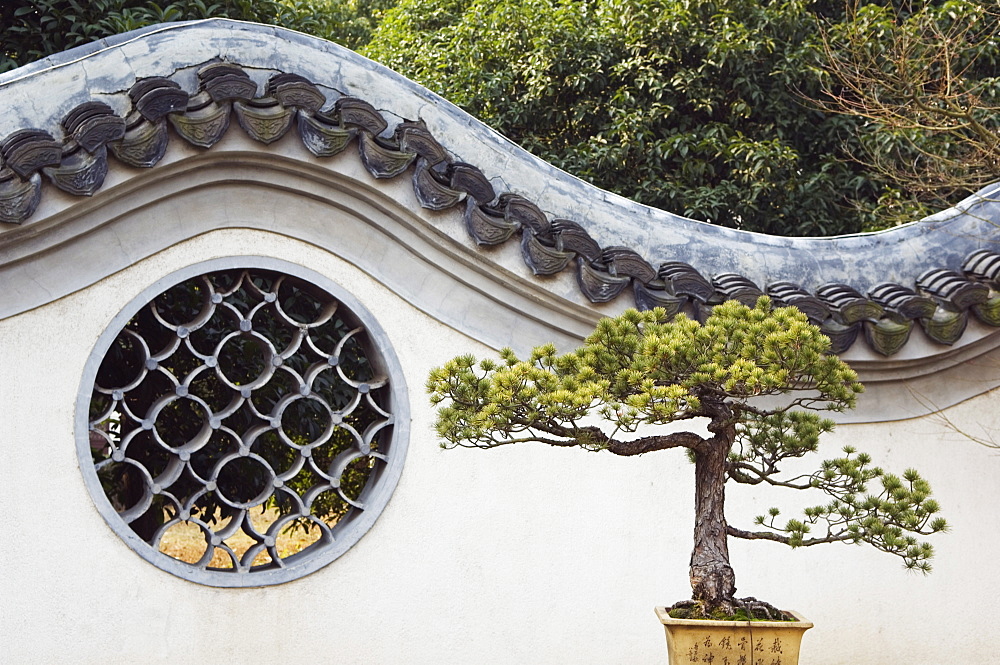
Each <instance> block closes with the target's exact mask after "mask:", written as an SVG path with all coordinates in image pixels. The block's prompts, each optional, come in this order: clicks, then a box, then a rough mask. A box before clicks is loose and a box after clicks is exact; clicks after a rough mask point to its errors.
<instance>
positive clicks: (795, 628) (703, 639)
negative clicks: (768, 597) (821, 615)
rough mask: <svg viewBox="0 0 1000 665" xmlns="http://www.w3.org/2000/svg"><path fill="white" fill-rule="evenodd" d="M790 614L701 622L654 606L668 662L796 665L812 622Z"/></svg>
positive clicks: (685, 664) (716, 664) (714, 664)
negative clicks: (787, 618)
mask: <svg viewBox="0 0 1000 665" xmlns="http://www.w3.org/2000/svg"><path fill="white" fill-rule="evenodd" d="M790 614H792V615H793V616H794V617H795V619H796V620H795V621H703V620H700V619H674V618H672V617H671V616H670V615H669V614H667V608H665V607H657V608H656V616H658V617H659V618H660V622H661V623H662V624H663V628H664V629H665V630H666V632H667V654H668V655H669V657H670V661H669V662H670V665H690V664H691V663H710V664H711V665H796V664H797V663H798V662H799V645H800V644H801V642H802V634H803V633H804V632H806V631H807V630H809V629H810V628H812V627H813V625H812V623H811V622H809V621H806V620H805V619H803V618H802V616H801V615H799V614H798V613H796V612H790Z"/></svg>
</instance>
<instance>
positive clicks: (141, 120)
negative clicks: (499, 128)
mask: <svg viewBox="0 0 1000 665" xmlns="http://www.w3.org/2000/svg"><path fill="white" fill-rule="evenodd" d="M213 77H215V78H213ZM234 77H235V78H234ZM219 81H226V83H225V84H224V85H223V84H220V83H219ZM234 85H235V88H234V89H233V90H235V92H234V91H233V90H230V88H229V87H227V86H230V87H232V86H234ZM220 86H221V87H220ZM241 86H242V87H241ZM0 97H2V98H3V100H4V105H5V107H6V108H7V109H8V113H7V114H6V115H4V116H3V117H0V137H3V140H2V141H0V158H2V160H3V162H2V164H0V218H2V219H3V220H4V221H6V222H7V223H6V224H0V264H3V263H4V262H5V260H6V261H7V262H8V263H9V262H10V261H11V260H12V259H11V257H13V256H15V255H18V252H19V251H20V250H19V249H18V246H19V244H20V243H22V242H23V241H25V239H29V238H33V237H34V236H36V235H38V233H40V230H39V229H40V228H41V227H39V226H37V223H38V219H41V218H46V217H47V218H48V219H55V218H54V217H53V215H57V214H58V213H59V212H60V211H61V210H65V209H66V208H67V207H71V206H72V205H73V201H74V198H73V197H66V195H65V194H63V192H69V193H70V194H72V195H75V196H81V195H92V194H96V193H98V191H99V190H100V189H101V187H102V185H103V182H104V174H105V173H107V172H108V170H109V168H112V170H114V169H118V168H121V166H120V164H119V165H118V166H113V165H115V164H116V163H124V164H125V165H126V166H125V168H126V169H132V170H130V171H129V172H128V174H127V176H128V177H133V175H135V173H133V171H134V168H150V167H155V165H156V164H157V162H158V161H159V160H160V159H161V158H162V156H163V154H164V153H165V151H166V148H167V144H168V143H170V142H177V141H181V143H183V142H184V141H186V142H187V143H190V144H193V145H197V146H200V147H201V148H204V149H208V148H210V147H211V146H212V145H214V142H215V141H218V140H219V139H220V138H221V136H222V135H223V134H224V133H225V131H227V128H228V126H229V118H231V117H232V118H233V119H235V120H237V121H238V122H239V124H240V125H241V126H242V127H243V129H244V131H246V132H247V133H248V134H249V135H250V136H251V138H253V139H254V140H255V141H257V142H258V143H257V144H256V145H259V146H260V149H261V150H265V146H267V145H269V144H270V143H271V142H272V141H277V140H279V139H280V138H281V137H282V136H284V135H285V132H286V131H288V130H289V129H290V128H291V127H292V126H293V125H296V123H297V125H296V127H297V129H295V130H292V131H291V132H290V133H291V134H296V133H297V134H298V135H299V138H300V139H301V140H302V142H303V144H304V145H305V146H306V147H307V148H308V149H309V150H310V151H311V152H312V153H313V155H315V156H316V157H317V159H319V160H320V162H322V160H323V159H325V158H326V157H327V156H329V155H332V154H334V153H335V152H339V151H340V150H343V149H344V148H345V147H346V145H347V144H348V143H352V142H353V145H356V146H357V149H358V150H359V151H360V157H361V160H362V162H363V164H364V166H365V168H366V169H368V171H369V173H370V174H371V175H374V176H375V177H376V178H377V179H386V178H395V177H397V176H401V175H402V174H403V173H407V174H410V175H411V177H412V181H413V188H414V191H415V193H416V196H417V201H418V203H419V204H420V206H422V207H423V208H426V209H430V210H433V211H437V210H450V209H453V210H456V211H462V217H463V219H464V222H465V226H466V229H467V231H468V233H469V234H471V237H472V238H473V240H474V241H475V243H477V245H478V246H484V245H501V244H504V243H508V244H518V243H519V244H520V253H521V257H522V258H523V261H524V263H525V264H526V265H527V267H528V268H529V269H530V271H531V272H532V273H534V275H535V276H536V278H537V279H536V282H537V285H538V288H539V289H540V290H548V291H550V292H552V293H556V294H558V297H563V298H568V299H569V301H570V302H573V303H576V304H577V305H580V304H582V305H586V304H587V303H588V302H589V303H592V304H594V305H595V312H598V311H608V310H607V308H606V306H603V305H601V304H602V303H610V305H611V308H612V310H614V309H621V308H623V307H624V306H626V305H628V304H632V303H635V304H638V305H640V306H653V305H660V306H665V307H667V308H668V309H671V308H673V309H674V310H677V311H687V312H688V313H690V314H692V315H694V316H704V315H705V314H706V313H707V311H709V310H710V308H711V307H712V306H713V305H714V304H715V303H717V302H721V301H722V300H725V299H730V298H735V299H739V300H743V301H747V302H749V301H753V300H755V299H756V297H757V296H758V295H759V294H761V293H762V292H766V293H768V294H769V295H771V297H772V298H774V299H775V300H777V301H778V302H779V303H782V304H789V305H794V306H797V307H799V308H800V309H802V310H803V311H805V312H806V313H807V314H808V315H809V316H810V318H812V319H813V320H814V322H816V323H817V324H819V325H821V327H822V328H823V329H824V331H825V332H827V334H828V335H830V337H831V339H833V340H834V347H835V350H836V351H837V352H839V353H843V354H845V356H846V357H848V358H849V359H850V358H852V357H854V358H859V359H860V360H861V361H862V362H866V363H869V364H871V363H875V364H877V358H878V356H879V354H881V355H882V356H895V359H894V362H892V363H888V364H886V363H884V362H883V363H882V364H881V365H880V367H881V369H880V371H883V372H885V373H887V374H896V375H898V373H899V372H898V368H899V364H900V363H906V364H908V365H909V366H911V367H915V364H916V365H922V366H923V367H925V368H928V367H931V366H936V365H937V364H939V361H943V359H945V358H955V357H956V356H957V355H961V356H963V357H964V356H967V355H968V354H969V352H970V351H969V350H970V349H973V348H979V349H981V351H980V353H982V352H986V351H984V349H986V350H988V349H992V347H993V346H996V343H995V340H996V339H997V338H998V335H996V334H995V332H996V331H995V330H994V328H995V327H1000V296H998V293H997V291H998V290H1000V289H998V285H997V280H998V279H1000V254H997V253H996V252H994V250H995V249H996V246H995V244H996V239H997V238H998V237H1000V232H998V226H1000V204H998V203H997V202H996V201H995V200H994V195H995V194H996V192H997V191H998V188H996V187H991V188H986V189H984V190H983V191H982V192H980V193H979V194H977V195H974V196H972V197H970V198H968V199H966V200H965V201H963V202H962V203H960V204H959V205H957V206H955V207H953V208H950V209H948V210H945V211H942V212H940V213H938V214H936V215H933V216H931V217H928V218H927V219H924V220H921V221H919V222H914V223H912V224H909V225H905V226H903V227H898V228H895V229H890V230H887V231H881V232H877V233H870V234H858V235H849V236H838V237H829V238H788V237H778V236H769V235H763V234H757V233H750V232H745V231H739V230H734V229H728V228H723V227H718V226H713V225H710V224H707V223H704V222H698V221H695V220H690V219H686V218H683V217H680V216H678V215H675V214H672V213H670V212H666V211H662V210H658V209H655V208H650V207H648V206H644V205H641V204H638V203H635V202H633V201H630V200H628V199H625V198H622V197H620V196H617V195H615V194H611V193H609V192H606V191H603V190H600V189H598V188H596V187H594V186H592V185H589V184H587V183H585V182H583V181H581V180H579V179H578V178H576V177H574V176H571V175H569V174H567V173H565V172H563V171H560V170H559V169H557V168H556V167H554V166H552V165H550V164H548V163H546V162H544V161H542V160H540V159H538V158H537V157H535V156H533V155H531V154H530V153H528V152H526V151H524V150H523V149H521V148H520V147H518V146H516V145H515V144H513V143H512V142H510V141H509V140H508V139H506V138H504V137H503V136H501V135H499V134H498V133H496V132H494V131H493V130H491V129H490V128H488V127H486V126H485V125H483V124H482V123H480V122H478V121H477V120H475V119H474V118H472V117H471V116H469V115H468V114H466V113H464V112H463V111H461V110H460V109H458V108H457V107H455V106H454V105H452V104H450V103H449V102H447V101H446V100H444V99H442V98H441V97H439V96H438V95H436V94H434V93H432V92H430V91H428V90H427V89H426V88H424V87H422V86H420V85H418V84H416V83H414V82H412V81H409V80H408V79H406V78H404V77H402V76H400V75H399V74H396V73H395V72H392V71H390V70H388V69H386V68H385V67H383V66H381V65H379V64H377V63H374V62H372V61H370V60H368V59H366V58H364V57H362V56H360V55H358V54H356V53H354V52H352V51H349V50H347V49H345V48H343V47H340V46H338V45H336V44H333V43H330V42H326V41H324V40H321V39H318V38H315V37H310V36H308V35H304V34H301V33H297V32H294V31H290V30H287V29H284V28H277V27H273V26H262V25H256V24H248V23H242V22H238V21H232V20H228V19H208V20H204V21H193V22H186V23H178V24H166V25H160V26H152V27H149V28H145V29H142V30H138V31H134V32H131V33H126V34H123V35H118V36H116V37H112V38H109V39H105V40H101V41H99V42H95V43H93V44H89V45H86V46H82V47H79V48H76V49H72V50H70V51H67V52H64V53H61V54H58V55H55V56H51V57H49V58H46V59H44V60H42V61H39V62H36V63H32V64H30V65H27V66H25V67H23V68H21V69H18V70H14V71H12V72H8V73H6V74H4V75H0ZM206 114H215V115H213V116H212V117H213V118H215V119H216V120H217V121H218V122H216V120H212V122H216V124H218V125H219V127H221V129H220V130H219V132H217V133H218V135H217V136H215V135H213V136H212V137H209V139H210V140H209V139H205V138H204V136H203V134H204V132H205V131H206V130H205V127H206V126H208V125H206V122H207V121H206V119H205V118H206V117H207V115H206ZM268 114H270V115H268ZM279 116H280V118H281V119H282V120H281V122H283V123H284V125H283V129H282V130H281V132H280V133H278V134H275V135H268V134H267V131H270V130H260V131H258V130H256V129H254V126H255V125H254V123H258V124H260V123H263V125H266V124H267V123H272V124H273V122H277V120H275V119H276V118H279ZM168 120H169V123H168V122H167V121H168ZM286 121H287V122H286ZM199 123H200V124H199ZM220 123H221V124H220ZM209 124H210V123H209ZM233 124H236V123H235V122H234V123H233ZM279 124H280V123H279ZM196 125H197V126H196ZM263 125H261V126H263ZM126 126H127V130H126ZM213 131H215V130H213ZM229 131H236V130H229ZM101 132H104V133H103V134H102V133H101ZM116 132H117V133H116ZM261 132H263V134H262V133H261ZM324 132H325V134H324ZM331 132H332V133H333V134H336V133H337V132H340V134H339V135H342V136H344V137H346V138H344V141H343V145H339V146H338V147H336V150H334V149H333V148H331V147H330V145H325V147H324V145H319V144H317V143H316V142H317V141H319V143H323V142H324V141H327V142H329V141H331V140H333V139H330V138H329V135H331ZM314 135H315V136H314ZM317 136H319V137H320V138H316V137H317ZM136 137H139V138H136ZM199 137H201V138H199ZM310 137H312V138H310ZM324 137H325V138H324ZM140 138H141V139H142V140H143V141H147V143H149V142H152V143H149V145H148V146H147V148H150V149H152V152H149V150H147V148H142V149H143V150H146V151H147V153H148V154H145V155H144V154H138V153H136V150H138V149H139V148H136V147H135V146H136V145H139V143H138V141H139V139H140ZM126 144H128V145H126ZM133 144H134V145H133ZM154 144H155V145H154ZM81 146H82V147H81ZM129 146H131V147H129ZM140 147H142V146H140ZM157 150H159V151H160V152H159V153H157V152H156V151H157ZM324 151H325V152H324ZM109 154H111V155H113V158H109V156H108V155H109ZM397 167H398V168H397ZM43 176H45V177H43ZM98 176H99V177H98ZM46 178H47V179H46ZM43 183H44V184H43ZM60 189H61V190H62V192H60V191H58V190H60ZM75 200H80V199H75ZM39 206H40V207H39ZM36 211H37V213H36ZM453 228H454V227H453ZM448 233H458V234H461V232H460V231H448ZM463 242H466V243H468V240H464V241H463ZM22 249H23V248H22ZM478 254H479V260H481V261H485V262H486V263H489V262H491V261H497V260H498V259H497V254H495V253H485V252H483V251H480V252H478ZM5 257H6V258H5ZM497 265H498V267H499V269H507V268H509V266H507V267H506V268H504V267H503V266H500V264H499V263H498V264H497ZM521 270H523V266H522V268H521ZM567 272H569V273H574V274H575V278H576V283H577V284H578V288H579V291H577V293H576V294H575V295H572V294H568V293H565V292H564V291H560V289H561V288H562V287H563V286H565V283H564V282H565V280H564V281H563V282H561V283H560V284H559V285H555V283H554V282H553V281H552V279H553V278H552V277H547V276H550V275H558V274H560V273H562V274H565V273H567ZM629 293H630V294H631V296H629V295H626V294H629ZM9 313H10V312H8V314H9ZM911 333H912V335H911ZM916 339H919V342H918V343H916V344H915V343H913V342H911V340H916ZM861 340H864V342H861ZM856 342H857V343H856ZM908 343H909V344H908ZM904 345H906V347H907V351H906V352H902V351H903V349H904ZM862 347H866V348H865V349H862ZM960 349H961V350H962V351H961V353H958V354H956V353H954V352H955V351H958V350H960ZM872 352H874V354H873V353H872ZM897 354H898V355H897ZM873 366H874V365H873ZM927 371H929V370H926V369H916V368H914V369H913V370H912V371H910V372H909V373H910V374H913V373H914V372H915V373H916V374H926V373H927ZM904 373H905V372H904Z"/></svg>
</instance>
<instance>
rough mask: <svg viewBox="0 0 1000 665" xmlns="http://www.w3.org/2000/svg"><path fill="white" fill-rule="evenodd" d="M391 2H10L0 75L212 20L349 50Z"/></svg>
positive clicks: (3, 16)
mask: <svg viewBox="0 0 1000 665" xmlns="http://www.w3.org/2000/svg"><path fill="white" fill-rule="evenodd" d="M392 4H393V0H216V1H214V2H213V1H212V0H176V1H175V2H171V3H169V4H158V3H156V2H150V1H149V0H86V1H85V0H11V1H9V2H4V3H2V4H0V28H2V37H0V72H2V71H7V70H9V69H14V68H16V67H20V66H21V65H25V64H27V63H29V62H32V61H34V60H38V59H39V58H44V57H46V56H49V55H52V54H54V53H59V52H60V51H65V50H66V49H69V48H73V47H74V46H80V45H81V44H86V43H88V42H92V41H95V40H98V39H102V38H104V37H109V36H111V35H116V34H118V33H122V32H127V31H129V30H135V29H137V28H142V27H145V26H148V25H154V24H157V23H170V22H173V21H189V20H196V19H205V18H213V17H221V18H232V19H238V20H241V21H253V22H256V23H266V24H270V25H278V26H281V27H285V28H291V29H293V30H298V31H300V32H306V33H309V34H312V35H316V36H318V37H323V38H324V39H329V40H331V41H335V42H338V43H340V44H343V45H345V46H347V47H349V48H355V49H356V48H359V47H360V46H361V45H363V44H364V43H366V42H367V41H368V39H369V38H370V36H371V32H372V29H373V28H374V27H375V26H376V25H377V24H378V21H379V20H380V17H381V15H382V13H383V12H384V11H385V10H386V9H387V8H388V7H389V6H391V5H392Z"/></svg>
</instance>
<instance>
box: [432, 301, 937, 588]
mask: <svg viewBox="0 0 1000 665" xmlns="http://www.w3.org/2000/svg"><path fill="white" fill-rule="evenodd" d="M829 347H830V341H829V340H828V339H827V338H826V337H825V336H824V335H823V334H822V333H821V332H820V330H819V329H818V328H817V327H816V326H814V325H812V324H811V323H809V321H808V319H807V318H806V317H805V315H804V314H802V312H800V311H799V310H797V309H795V308H792V307H781V308H773V307H772V306H771V303H770V300H769V299H768V298H766V297H762V298H761V299H760V300H758V301H757V304H756V306H755V307H752V308H751V307H747V306H745V305H742V304H740V303H738V302H735V301H729V302H726V303H723V304H721V305H718V306H716V307H715V308H714V309H713V310H712V313H711V315H710V316H709V317H708V318H707V320H706V321H705V322H704V323H703V324H702V323H699V322H697V321H694V320H692V319H689V318H687V317H685V316H683V315H681V316H678V317H676V318H674V319H673V320H666V315H665V312H664V311H663V310H659V309H654V310H651V311H646V312H639V311H636V310H628V311H626V312H625V313H623V314H621V315H620V316H617V317H614V318H605V319H602V320H601V321H600V322H599V323H598V325H597V328H596V329H595V330H594V332H593V333H592V334H591V335H590V336H589V337H587V339H586V340H585V342H584V344H583V346H581V347H580V348H578V349H576V350H575V351H572V352H570V353H567V354H563V355H560V354H558V353H557V352H556V349H555V347H554V346H553V345H551V344H547V345H544V346H540V347H537V348H536V349H534V350H533V351H532V353H531V355H530V357H528V358H527V359H524V360H522V359H520V358H518V357H517V356H516V355H515V354H514V352H513V351H511V350H510V349H504V350H502V351H501V352H500V359H499V360H498V361H495V360H489V359H487V360H481V361H477V360H476V359H475V358H473V357H472V356H460V357H457V358H454V359H453V360H450V361H449V362H447V363H446V364H445V365H444V366H443V367H440V368H437V369H435V370H433V371H432V372H431V375H430V377H429V379H428V381H427V390H428V392H429V393H430V396H431V402H432V403H433V404H435V405H438V407H439V409H438V419H437V424H436V427H437V433H438V435H439V436H440V437H441V439H442V444H441V445H442V446H443V447H445V448H451V447H456V446H464V447H478V448H493V447H496V446H501V445H507V444H512V443H523V442H528V441H535V442H540V443H545V444H549V445H553V446H567V447H568V446H576V447H580V448H583V449H585V450H591V451H601V450H607V451H610V452H612V453H615V454H617V455H641V454H643V453H647V452H652V451H654V450H665V449H669V448H686V449H687V450H688V451H689V453H690V455H691V456H692V457H693V459H694V460H695V464H696V469H695V475H696V512H697V515H696V528H695V552H694V555H693V557H692V571H691V580H692V587H693V589H694V600H695V601H701V602H704V603H706V606H708V607H719V606H723V607H729V606H731V604H732V603H733V602H736V603H737V604H738V601H734V599H733V592H734V591H735V584H734V582H733V575H732V569H731V568H730V567H729V561H728V546H727V545H726V538H727V537H728V536H733V537H737V538H745V539H750V540H758V539H760V540H771V541H775V542H780V543H784V544H787V545H790V546H792V547H801V546H808V545H816V544H819V543H828V542H837V541H842V542H848V543H868V544H870V545H873V546H874V547H876V548H877V549H879V550H882V551H884V552H888V553H890V554H895V555H897V556H899V557H901V558H902V559H903V562H904V564H905V566H906V567H907V568H913V569H918V570H921V571H924V572H926V571H929V570H930V566H929V563H928V561H929V559H930V558H931V556H932V555H933V549H932V547H931V545H929V544H927V543H924V542H919V541H918V539H917V536H921V535H926V534H931V533H935V532H938V531H943V530H944V529H945V528H946V523H945V521H944V520H943V519H941V518H938V517H935V514H936V513H937V512H938V504H937V503H936V502H935V501H934V500H933V499H932V498H931V491H930V487H929V485H928V484H927V482H926V481H924V480H923V479H922V478H921V477H920V475H919V474H918V473H917V472H916V471H914V470H912V469H908V470H907V471H905V472H904V473H903V474H902V476H896V475H892V474H888V473H885V472H883V471H882V469H880V468H878V467H875V466H872V464H871V458H870V457H869V456H868V455H865V454H863V453H858V452H857V451H855V450H854V449H853V448H851V447H848V448H845V449H844V456H843V457H839V458H837V459H831V460H826V461H823V462H822V463H821V464H820V465H819V469H818V470H816V471H815V472H812V473H809V474H805V475H801V474H800V475H790V476H789V475H788V474H783V473H782V469H781V467H782V466H783V463H784V462H785V461H786V460H792V459H797V458H801V457H803V456H805V455H807V454H808V453H813V452H816V451H817V449H818V446H819V439H820V436H821V435H822V434H824V433H826V432H829V431H831V430H832V429H833V426H834V424H833V422H832V421H831V420H829V419H827V418H823V417H821V416H820V413H819V412H822V411H844V410H846V409H849V408H853V407H854V405H855V402H856V399H857V395H858V394H859V393H860V392H862V390H863V388H862V386H861V384H860V383H858V380H857V374H856V373H855V372H854V370H852V369H851V368H850V367H848V366H847V364H846V363H844V362H843V361H842V360H840V358H838V357H837V356H835V355H831V354H829V353H828V351H829ZM693 419H701V421H702V422H705V421H707V429H708V432H709V433H710V434H709V436H703V435H701V434H697V433H694V432H687V431H681V432H678V431H674V430H675V429H676V428H671V431H670V432H664V433H654V434H649V432H650V431H653V432H655V427H654V428H653V429H652V430H651V429H650V428H649V426H656V425H666V424H668V423H676V422H679V421H685V420H693ZM640 427H641V428H642V432H641V433H640V432H639V428H640ZM729 481H734V482H738V483H744V484H749V485H760V484H763V485H770V486H774V487H784V488H789V489H797V490H813V493H814V494H817V493H818V494H825V495H826V500H827V503H824V504H821V505H817V506H814V507H809V508H806V509H805V512H804V515H803V517H801V518H800V519H791V520H788V521H787V522H785V523H784V524H781V523H780V522H779V521H778V517H779V514H780V513H779V511H778V510H777V509H771V510H770V512H769V514H768V515H765V516H760V517H758V518H757V520H756V528H757V529H758V530H753V531H746V530H742V529H738V528H735V527H732V526H730V525H728V523H727V522H726V520H725V515H724V512H723V509H722V508H723V502H724V488H725V484H726V483H727V482H729ZM876 485H877V486H880V487H878V488H877V489H876V488H875V486H876ZM869 486H872V488H871V489H870V488H869ZM713 534H714V535H713Z"/></svg>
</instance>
